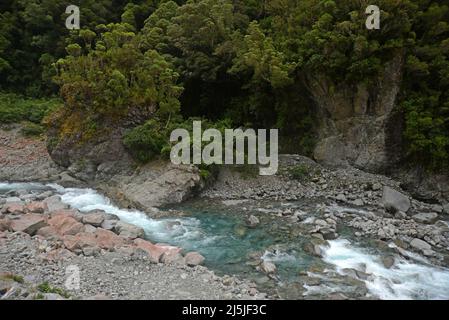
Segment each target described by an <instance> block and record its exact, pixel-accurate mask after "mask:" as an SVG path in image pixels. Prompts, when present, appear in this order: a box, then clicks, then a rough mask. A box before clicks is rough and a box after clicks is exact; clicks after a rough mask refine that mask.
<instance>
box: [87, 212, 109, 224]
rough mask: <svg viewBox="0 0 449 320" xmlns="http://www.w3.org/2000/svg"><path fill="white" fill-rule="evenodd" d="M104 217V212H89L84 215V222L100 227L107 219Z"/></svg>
mask: <svg viewBox="0 0 449 320" xmlns="http://www.w3.org/2000/svg"><path fill="white" fill-rule="evenodd" d="M104 218H105V217H104V214H103V213H101V212H93V213H87V214H85V215H84V216H83V223H84V224H90V225H93V226H94V227H100V226H101V224H102V223H103V221H104V220H105V219H104Z"/></svg>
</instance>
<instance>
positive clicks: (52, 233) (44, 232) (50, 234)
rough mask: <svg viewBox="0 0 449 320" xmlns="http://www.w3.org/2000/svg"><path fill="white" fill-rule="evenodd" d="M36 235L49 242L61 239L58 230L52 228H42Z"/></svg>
mask: <svg viewBox="0 0 449 320" xmlns="http://www.w3.org/2000/svg"><path fill="white" fill-rule="evenodd" d="M36 234H37V235H38V236H41V237H44V238H45V239H49V240H57V239H60V238H61V237H60V235H59V233H58V231H56V229H55V228H54V227H52V226H46V227H43V228H40V229H39V230H38V231H37V233H36Z"/></svg>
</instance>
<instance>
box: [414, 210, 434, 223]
mask: <svg viewBox="0 0 449 320" xmlns="http://www.w3.org/2000/svg"><path fill="white" fill-rule="evenodd" d="M412 219H413V220H415V221H416V222H419V223H425V224H434V223H435V222H436V221H437V220H438V214H437V213H435V212H422V213H418V214H415V215H414V216H412Z"/></svg>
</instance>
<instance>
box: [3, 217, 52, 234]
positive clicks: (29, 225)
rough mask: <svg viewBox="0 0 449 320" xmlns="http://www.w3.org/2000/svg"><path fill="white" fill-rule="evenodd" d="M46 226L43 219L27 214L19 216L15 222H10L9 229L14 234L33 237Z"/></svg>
mask: <svg viewBox="0 0 449 320" xmlns="http://www.w3.org/2000/svg"><path fill="white" fill-rule="evenodd" d="M45 226H47V222H46V219H45V217H43V216H42V215H39V214H35V213H28V214H25V215H22V216H20V218H19V219H17V220H12V221H11V229H12V230H13V231H14V232H25V233H28V234H29V235H34V234H36V232H37V231H38V230H39V229H40V228H43V227H45Z"/></svg>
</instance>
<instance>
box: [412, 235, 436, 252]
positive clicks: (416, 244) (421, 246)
mask: <svg viewBox="0 0 449 320" xmlns="http://www.w3.org/2000/svg"><path fill="white" fill-rule="evenodd" d="M410 245H411V246H412V247H413V248H415V249H417V250H421V251H424V250H431V249H432V246H431V245H430V244H428V243H427V242H425V241H424V240H421V239H418V238H415V239H413V240H412V241H411V242H410Z"/></svg>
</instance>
